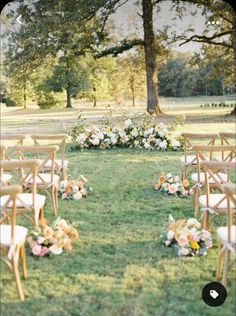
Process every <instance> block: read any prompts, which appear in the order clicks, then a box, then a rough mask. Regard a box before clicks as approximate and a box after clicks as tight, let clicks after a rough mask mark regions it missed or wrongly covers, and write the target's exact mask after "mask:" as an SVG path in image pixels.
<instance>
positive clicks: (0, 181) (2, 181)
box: [0, 145, 12, 185]
mask: <svg viewBox="0 0 236 316" xmlns="http://www.w3.org/2000/svg"><path fill="white" fill-rule="evenodd" d="M5 153H6V146H3V145H0V158H1V160H4V159H5ZM11 179H12V175H11V174H9V173H2V174H1V177H0V185H8V184H9V183H10V181H11Z"/></svg>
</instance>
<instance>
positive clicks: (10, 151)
mask: <svg viewBox="0 0 236 316" xmlns="http://www.w3.org/2000/svg"><path fill="white" fill-rule="evenodd" d="M25 138H26V136H25V135H22V134H19V135H8V134H1V136H0V139H1V141H6V143H7V141H15V142H16V144H14V145H8V144H7V147H6V151H5V158H4V159H6V160H11V159H12V158H16V157H13V156H14V154H15V155H16V152H15V146H18V145H23V142H24V140H25Z"/></svg>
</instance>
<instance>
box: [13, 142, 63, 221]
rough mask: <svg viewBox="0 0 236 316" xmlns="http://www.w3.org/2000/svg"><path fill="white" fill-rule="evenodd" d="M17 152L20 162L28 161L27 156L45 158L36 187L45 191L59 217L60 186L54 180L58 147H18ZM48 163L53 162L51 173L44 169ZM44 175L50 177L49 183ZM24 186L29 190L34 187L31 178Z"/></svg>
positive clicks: (40, 166) (39, 168) (41, 160)
mask: <svg viewBox="0 0 236 316" xmlns="http://www.w3.org/2000/svg"><path fill="white" fill-rule="evenodd" d="M16 151H17V154H18V157H19V159H20V160H27V159H28V158H27V154H31V155H34V156H35V157H36V158H37V159H40V155H43V156H44V159H40V165H39V167H38V173H37V175H36V186H37V188H38V189H39V190H43V191H44V192H45V193H46V194H47V195H48V196H49V198H50V200H51V202H52V208H53V213H54V214H55V215H57V210H58V186H57V185H56V184H55V181H54V179H55V177H56V175H55V159H56V153H57V151H58V146H16ZM48 161H50V162H51V170H50V173H46V172H44V171H45V168H44V167H45V165H46V164H47V162H48ZM44 175H49V176H50V181H49V182H47V181H45V179H44ZM24 186H25V187H28V188H30V187H31V186H32V184H31V179H30V178H27V179H25V182H24Z"/></svg>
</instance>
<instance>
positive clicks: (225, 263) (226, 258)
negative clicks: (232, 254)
mask: <svg viewBox="0 0 236 316" xmlns="http://www.w3.org/2000/svg"><path fill="white" fill-rule="evenodd" d="M224 259H225V260H224V270H223V277H222V284H223V285H224V286H226V285H227V276H228V269H229V251H228V250H227V249H226V250H225V256H224Z"/></svg>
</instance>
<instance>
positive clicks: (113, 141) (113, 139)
mask: <svg viewBox="0 0 236 316" xmlns="http://www.w3.org/2000/svg"><path fill="white" fill-rule="evenodd" d="M111 143H112V144H113V145H115V144H116V143H117V138H116V137H112V138H111Z"/></svg>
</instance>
